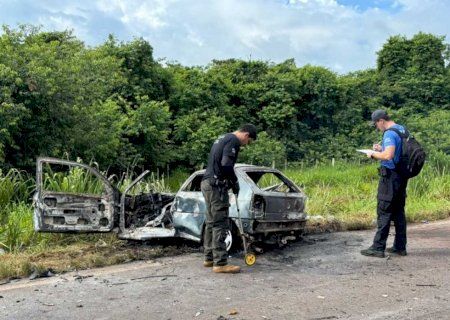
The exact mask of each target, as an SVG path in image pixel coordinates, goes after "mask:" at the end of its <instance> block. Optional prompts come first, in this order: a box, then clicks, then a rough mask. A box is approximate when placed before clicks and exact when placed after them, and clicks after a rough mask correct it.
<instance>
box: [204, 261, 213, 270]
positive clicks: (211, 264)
mask: <svg viewBox="0 0 450 320" xmlns="http://www.w3.org/2000/svg"><path fill="white" fill-rule="evenodd" d="M213 265H214V262H212V261H208V260H205V261H203V266H204V267H206V268H211V267H212V266H213Z"/></svg>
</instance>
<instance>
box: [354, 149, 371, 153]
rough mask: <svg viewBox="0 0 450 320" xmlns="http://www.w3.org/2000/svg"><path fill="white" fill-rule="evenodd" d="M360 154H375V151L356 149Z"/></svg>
mask: <svg viewBox="0 0 450 320" xmlns="http://www.w3.org/2000/svg"><path fill="white" fill-rule="evenodd" d="M356 151H358V152H362V153H365V154H369V153H373V152H374V151H373V150H372V149H356Z"/></svg>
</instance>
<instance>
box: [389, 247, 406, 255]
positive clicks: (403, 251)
mask: <svg viewBox="0 0 450 320" xmlns="http://www.w3.org/2000/svg"><path fill="white" fill-rule="evenodd" d="M386 251H387V252H389V253H393V254H397V255H399V256H406V250H398V249H397V248H395V247H391V248H387V249H386Z"/></svg>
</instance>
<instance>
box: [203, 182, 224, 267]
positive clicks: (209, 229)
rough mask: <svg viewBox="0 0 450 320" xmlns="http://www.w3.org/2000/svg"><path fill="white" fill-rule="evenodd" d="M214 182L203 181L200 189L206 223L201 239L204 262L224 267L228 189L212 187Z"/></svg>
mask: <svg viewBox="0 0 450 320" xmlns="http://www.w3.org/2000/svg"><path fill="white" fill-rule="evenodd" d="M213 181H214V180H203V181H202V183H201V189H202V193H203V196H204V197H205V203H206V222H205V233H204V237H203V246H204V248H205V261H214V265H216V266H224V265H226V264H227V261H228V252H227V248H226V244H225V238H226V236H227V232H228V230H229V229H230V226H229V222H228V208H229V206H230V203H229V197H228V189H227V188H226V187H225V186H216V185H214V182H213Z"/></svg>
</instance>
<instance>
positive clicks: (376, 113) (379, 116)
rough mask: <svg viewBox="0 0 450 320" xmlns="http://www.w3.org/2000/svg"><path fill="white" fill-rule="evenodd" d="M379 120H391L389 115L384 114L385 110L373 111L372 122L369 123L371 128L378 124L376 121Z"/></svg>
mask: <svg viewBox="0 0 450 320" xmlns="http://www.w3.org/2000/svg"><path fill="white" fill-rule="evenodd" d="M381 119H383V120H391V118H389V115H388V113H387V112H386V110H382V109H378V110H375V111H374V112H373V113H372V122H371V124H372V126H374V127H375V125H376V123H377V122H378V120H381Z"/></svg>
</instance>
